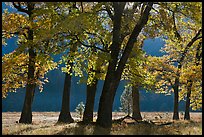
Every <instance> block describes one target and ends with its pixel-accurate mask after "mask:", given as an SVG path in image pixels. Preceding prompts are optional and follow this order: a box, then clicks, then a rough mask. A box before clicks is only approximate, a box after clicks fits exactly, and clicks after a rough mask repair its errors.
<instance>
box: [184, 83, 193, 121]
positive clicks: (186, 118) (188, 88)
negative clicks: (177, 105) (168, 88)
mask: <svg viewBox="0 0 204 137" xmlns="http://www.w3.org/2000/svg"><path fill="white" fill-rule="evenodd" d="M187 83H188V84H187V97H186V106H185V115H184V119H185V120H190V113H189V109H190V96H191V87H192V85H193V83H192V81H191V80H188V82H187Z"/></svg>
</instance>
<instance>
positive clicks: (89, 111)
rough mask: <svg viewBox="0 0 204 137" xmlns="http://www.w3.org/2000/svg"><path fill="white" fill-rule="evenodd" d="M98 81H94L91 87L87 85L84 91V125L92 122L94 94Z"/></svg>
mask: <svg viewBox="0 0 204 137" xmlns="http://www.w3.org/2000/svg"><path fill="white" fill-rule="evenodd" d="M97 84H98V80H97V79H95V80H94V83H92V84H91V85H87V90H86V95H87V96H86V105H85V110H84V115H83V122H84V123H91V122H93V111H94V101H95V94H96V90H97Z"/></svg>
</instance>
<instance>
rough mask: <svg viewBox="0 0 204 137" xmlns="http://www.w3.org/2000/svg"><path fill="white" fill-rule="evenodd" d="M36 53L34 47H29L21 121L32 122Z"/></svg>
mask: <svg viewBox="0 0 204 137" xmlns="http://www.w3.org/2000/svg"><path fill="white" fill-rule="evenodd" d="M35 56H36V55H35V53H34V50H33V49H29V65H28V84H27V86H26V95H25V100H24V105H23V110H22V113H21V117H20V120H19V123H27V124H31V123H32V102H33V98H34V93H35V83H33V80H34V72H35Z"/></svg>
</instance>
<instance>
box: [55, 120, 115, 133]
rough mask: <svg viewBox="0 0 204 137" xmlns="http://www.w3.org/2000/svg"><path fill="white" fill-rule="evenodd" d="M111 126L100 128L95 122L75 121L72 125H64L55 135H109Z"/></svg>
mask: <svg viewBox="0 0 204 137" xmlns="http://www.w3.org/2000/svg"><path fill="white" fill-rule="evenodd" d="M110 131H111V128H102V127H99V126H96V125H95V123H94V122H93V123H89V124H84V123H80V122H79V123H77V124H76V126H74V127H66V128H64V129H63V130H61V131H60V132H58V133H56V135H109V134H110Z"/></svg>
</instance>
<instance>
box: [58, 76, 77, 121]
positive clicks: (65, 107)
mask: <svg viewBox="0 0 204 137" xmlns="http://www.w3.org/2000/svg"><path fill="white" fill-rule="evenodd" d="M70 89H71V75H70V74H68V73H66V74H65V80H64V90H63V96H62V108H61V111H60V115H59V118H58V122H63V123H72V122H74V119H73V118H72V117H71V114H70Z"/></svg>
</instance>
